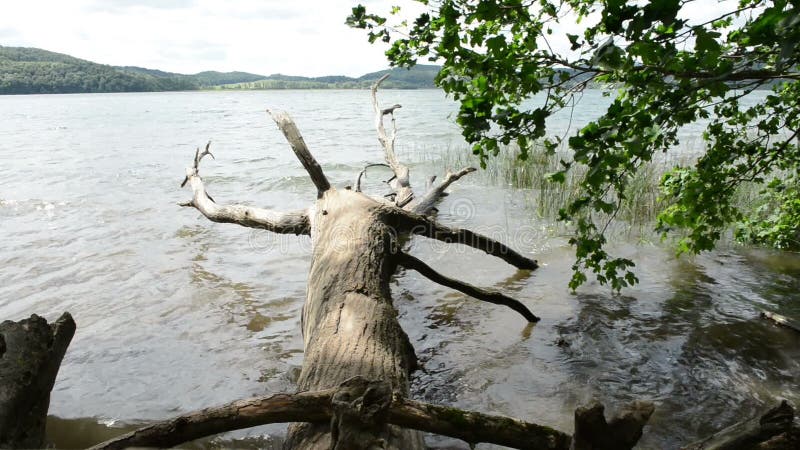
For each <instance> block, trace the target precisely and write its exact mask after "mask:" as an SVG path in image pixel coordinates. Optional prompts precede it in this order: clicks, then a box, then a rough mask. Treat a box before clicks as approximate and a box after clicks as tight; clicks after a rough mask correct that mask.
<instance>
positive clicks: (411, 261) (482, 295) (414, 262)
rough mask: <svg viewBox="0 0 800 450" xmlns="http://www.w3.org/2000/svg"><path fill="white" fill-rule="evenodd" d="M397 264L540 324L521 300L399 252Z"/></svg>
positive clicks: (537, 318)
mask: <svg viewBox="0 0 800 450" xmlns="http://www.w3.org/2000/svg"><path fill="white" fill-rule="evenodd" d="M397 263H398V264H399V265H401V266H403V267H405V268H406V269H413V270H416V271H417V272H419V273H420V274H422V275H423V276H425V277H426V278H428V279H429V280H431V281H433V282H434V283H438V284H441V285H442V286H447V287H449V288H451V289H455V290H457V291H460V292H463V293H464V294H467V295H469V296H471V297H474V298H477V299H478V300H482V301H484V302H489V303H494V304H495V305H504V306H508V307H509V308H511V309H513V310H514V311H516V312H518V313H520V314H521V315H522V317H524V318H525V320H527V321H528V322H538V321H539V320H540V319H539V317H537V316H536V315H534V314H533V313H532V312H531V310H529V309H528V308H527V307H526V306H525V305H523V304H522V302H520V301H519V300H516V299H513V298H511V297H509V296H507V295H505V294H503V293H501V292H498V291H493V290H486V289H481V288H479V287H475V286H473V285H471V284H468V283H464V282H463V281H459V280H456V279H453V278H449V277H446V276H444V275H442V274H440V273H439V272H437V271H435V270H433V268H431V267H430V266H428V265H427V264H425V263H424V262H422V261H420V260H419V259H417V258H415V257H413V256H411V255H409V254H408V253H403V252H398V253H397Z"/></svg>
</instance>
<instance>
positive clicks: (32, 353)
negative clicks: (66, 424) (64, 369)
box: [0, 313, 75, 448]
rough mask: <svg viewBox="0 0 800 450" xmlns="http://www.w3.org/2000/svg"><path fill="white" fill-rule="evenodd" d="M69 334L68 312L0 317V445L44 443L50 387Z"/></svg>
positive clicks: (35, 445)
mask: <svg viewBox="0 0 800 450" xmlns="http://www.w3.org/2000/svg"><path fill="white" fill-rule="evenodd" d="M74 334H75V322H74V321H73V320H72V316H70V315H69V313H64V314H63V315H62V316H61V317H60V318H59V319H58V320H57V321H55V322H54V323H53V324H48V323H47V321H46V320H45V319H43V318H41V317H39V316H37V315H35V314H34V315H32V316H31V317H30V318H28V319H24V320H20V321H19V322H12V321H10V320H7V321H5V322H3V323H0V448H42V447H44V437H45V423H46V421H47V409H48V407H49V406H50V390H51V389H53V383H54V382H55V381H56V375H58V368H59V367H60V366H61V360H62V359H63V358H64V353H65V352H66V351H67V347H68V346H69V343H70V341H71V340H72V336H73V335H74Z"/></svg>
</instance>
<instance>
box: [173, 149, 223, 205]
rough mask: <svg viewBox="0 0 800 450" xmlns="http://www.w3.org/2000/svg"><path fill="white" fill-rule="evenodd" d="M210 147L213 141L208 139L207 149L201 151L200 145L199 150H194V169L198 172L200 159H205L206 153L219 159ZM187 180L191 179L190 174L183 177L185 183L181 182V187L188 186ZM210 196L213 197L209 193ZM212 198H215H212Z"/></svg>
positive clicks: (212, 157)
mask: <svg viewBox="0 0 800 450" xmlns="http://www.w3.org/2000/svg"><path fill="white" fill-rule="evenodd" d="M210 147H211V141H208V143H207V144H206V149H205V150H203V151H202V152H201V151H200V147H197V150H196V151H195V152H194V171H195V173H197V171H198V170H200V161H202V160H203V157H204V156H206V155H210V156H211V159H217V158H216V157H215V156H214V155H213V154H212V153H211V151H210V150H209V148H210ZM187 181H189V177H188V176H187V177H186V178H184V179H183V183H181V187H184V186H186V182H187ZM209 198H211V196H210V195H209ZM212 200H213V199H212ZM181 206H183V205H181Z"/></svg>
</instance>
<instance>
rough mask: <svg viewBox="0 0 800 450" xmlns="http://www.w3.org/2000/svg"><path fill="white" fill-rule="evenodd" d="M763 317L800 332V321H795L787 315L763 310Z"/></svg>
mask: <svg viewBox="0 0 800 450" xmlns="http://www.w3.org/2000/svg"><path fill="white" fill-rule="evenodd" d="M761 317H763V318H765V319H769V320H771V321H773V322H775V323H776V324H778V325H780V326H783V327H786V328H788V329H790V330H794V331H796V332H798V333H800V323H798V322H795V321H793V320H792V319H790V318H788V317H786V316H782V315H780V314H776V313H773V312H769V311H761Z"/></svg>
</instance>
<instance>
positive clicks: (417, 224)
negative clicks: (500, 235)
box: [388, 208, 539, 270]
mask: <svg viewBox="0 0 800 450" xmlns="http://www.w3.org/2000/svg"><path fill="white" fill-rule="evenodd" d="M388 214H389V215H391V216H393V218H394V220H395V221H396V224H397V226H398V227H399V229H400V230H401V231H405V232H408V233H411V234H418V235H420V236H425V237H428V238H431V239H436V240H439V241H442V242H447V243H449V244H463V245H467V246H469V247H472V248H474V249H476V250H481V251H483V252H485V253H487V254H489V255H492V256H495V257H497V258H500V259H502V260H503V261H505V262H507V263H509V264H511V265H512V266H514V267H516V268H518V269H523V270H535V269H537V268H538V267H539V263H538V262H536V260H533V259H531V258H528V257H526V256H523V255H522V254H520V253H518V252H516V251H515V250H513V249H511V248H509V247H508V246H506V245H505V244H503V243H502V242H499V241H496V240H494V239H492V238H490V237H487V236H484V235H482V234H479V233H475V232H474V231H471V230H468V229H466V228H452V227H448V226H445V225H442V224H440V223H438V222H436V221H435V220H433V219H431V218H428V217H425V216H422V215H419V214H415V213H413V212H411V211H404V210H402V209H399V208H394V209H393V210H392V211H388Z"/></svg>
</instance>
